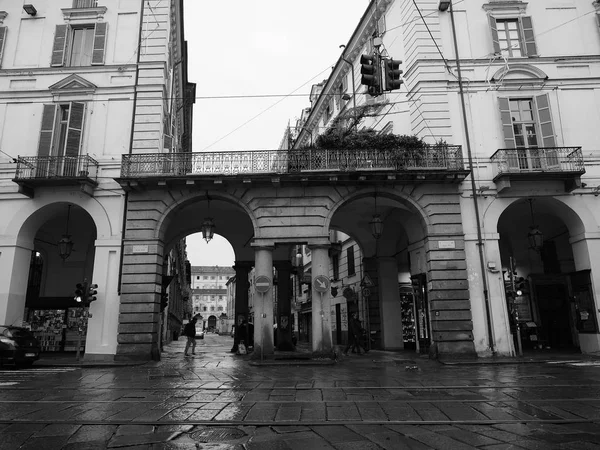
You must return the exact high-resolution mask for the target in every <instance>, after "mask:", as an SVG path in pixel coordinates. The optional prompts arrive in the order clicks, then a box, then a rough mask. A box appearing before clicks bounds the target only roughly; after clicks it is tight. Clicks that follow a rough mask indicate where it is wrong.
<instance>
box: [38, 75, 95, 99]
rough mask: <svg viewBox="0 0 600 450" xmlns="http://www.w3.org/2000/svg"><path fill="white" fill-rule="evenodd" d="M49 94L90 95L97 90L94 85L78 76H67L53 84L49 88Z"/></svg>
mask: <svg viewBox="0 0 600 450" xmlns="http://www.w3.org/2000/svg"><path fill="white" fill-rule="evenodd" d="M49 89H50V92H52V93H53V94H55V95H56V94H66V93H77V94H90V93H92V92H95V91H96V89H98V86H96V85H95V84H94V83H90V82H89V81H88V80H86V79H85V78H82V77H80V76H79V75H75V74H73V75H69V76H68V77H67V78H65V79H63V80H61V81H59V82H58V83H55V84H53V85H52V86H50V87H49Z"/></svg>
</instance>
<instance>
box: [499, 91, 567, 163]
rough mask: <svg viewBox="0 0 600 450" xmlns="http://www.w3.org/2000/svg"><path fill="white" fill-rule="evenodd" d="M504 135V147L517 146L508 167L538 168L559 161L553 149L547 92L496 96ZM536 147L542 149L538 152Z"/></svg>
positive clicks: (552, 130) (510, 157) (509, 157)
mask: <svg viewBox="0 0 600 450" xmlns="http://www.w3.org/2000/svg"><path fill="white" fill-rule="evenodd" d="M498 102H499V106H500V117H501V121H502V130H503V135H504V146H505V148H507V149H516V150H517V151H516V152H512V153H509V154H508V166H509V167H510V168H518V169H537V168H541V167H543V166H548V165H555V164H558V160H557V159H556V156H555V155H554V153H553V152H555V150H549V149H553V148H554V147H556V139H555V136H554V127H553V125H552V115H551V113H550V104H549V101H548V94H541V95H538V96H535V97H532V98H505V97H501V98H499V99H498ZM538 149H545V151H543V152H541V153H540V152H538ZM542 154H543V155H545V156H544V158H542V159H540V155H542Z"/></svg>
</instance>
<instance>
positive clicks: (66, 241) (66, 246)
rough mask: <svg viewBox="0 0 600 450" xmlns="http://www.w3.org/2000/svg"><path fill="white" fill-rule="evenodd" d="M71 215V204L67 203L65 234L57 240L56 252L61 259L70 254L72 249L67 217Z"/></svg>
mask: <svg viewBox="0 0 600 450" xmlns="http://www.w3.org/2000/svg"><path fill="white" fill-rule="evenodd" d="M70 216H71V205H69V207H68V209H67V227H66V231H65V234H63V236H62V238H61V239H60V241H58V254H59V255H60V257H61V259H62V260H63V261H64V260H65V259H67V258H68V257H69V256H71V252H72V251H73V241H72V240H71V235H70V234H69V218H70Z"/></svg>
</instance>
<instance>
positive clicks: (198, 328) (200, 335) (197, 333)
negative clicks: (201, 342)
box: [196, 327, 204, 339]
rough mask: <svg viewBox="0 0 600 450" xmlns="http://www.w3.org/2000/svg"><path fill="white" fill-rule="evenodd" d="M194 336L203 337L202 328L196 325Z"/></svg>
mask: <svg viewBox="0 0 600 450" xmlns="http://www.w3.org/2000/svg"><path fill="white" fill-rule="evenodd" d="M196 338H197V339H204V330H203V329H202V328H200V327H196Z"/></svg>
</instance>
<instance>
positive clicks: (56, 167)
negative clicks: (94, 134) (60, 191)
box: [13, 155, 98, 197]
mask: <svg viewBox="0 0 600 450" xmlns="http://www.w3.org/2000/svg"><path fill="white" fill-rule="evenodd" d="M16 162H17V171H16V174H15V178H13V181H14V182H15V183H17V184H18V185H19V192H21V193H23V194H25V195H27V196H28V197H33V192H34V190H35V188H36V187H41V186H72V185H80V186H81V188H82V190H83V191H84V192H86V193H88V194H90V193H91V192H92V191H93V188H94V187H96V186H97V185H98V182H97V178H98V162H97V161H96V160H95V159H94V158H92V157H90V156H88V155H81V156H18V157H17V159H16Z"/></svg>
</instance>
